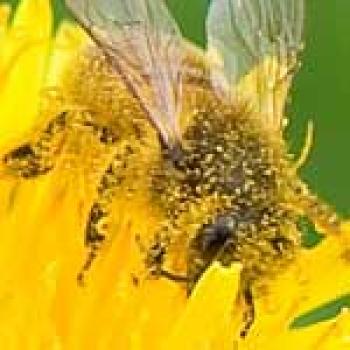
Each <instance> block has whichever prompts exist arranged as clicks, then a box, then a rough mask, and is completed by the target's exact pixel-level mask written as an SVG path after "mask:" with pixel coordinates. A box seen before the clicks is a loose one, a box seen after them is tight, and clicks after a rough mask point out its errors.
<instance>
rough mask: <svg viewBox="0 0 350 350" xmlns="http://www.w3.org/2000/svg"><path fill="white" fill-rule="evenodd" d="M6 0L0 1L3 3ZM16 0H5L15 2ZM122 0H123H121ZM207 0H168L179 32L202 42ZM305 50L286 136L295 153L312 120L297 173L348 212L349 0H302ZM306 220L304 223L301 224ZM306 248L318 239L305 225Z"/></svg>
mask: <svg viewBox="0 0 350 350" xmlns="http://www.w3.org/2000/svg"><path fill="white" fill-rule="evenodd" d="M3 1H6V0H0V2H3ZM18 1H19V0H7V2H11V3H12V4H14V5H16V4H17V3H18ZM51 1H52V4H53V5H54V7H55V26H56V28H57V26H58V24H59V22H60V21H61V20H62V18H66V17H67V15H68V13H67V11H66V9H65V7H64V5H63V1H62V0H51ZM125 1H127V0H125ZM209 2H210V0H168V4H169V7H170V9H171V10H172V12H173V14H174V16H175V17H176V19H177V21H178V22H179V24H180V26H181V29H182V31H183V34H184V35H185V36H186V37H188V38H189V39H191V40H192V41H194V42H195V43H197V44H198V45H200V46H205V30H204V22H205V16H206V13H207V9H208V5H209ZM306 2H307V10H306V38H305V39H306V50H305V52H304V57H303V65H302V69H301V71H300V72H299V74H298V76H297V78H296V80H295V83H294V86H293V91H292V94H291V103H290V105H289V108H288V109H289V115H290V116H291V124H290V127H289V129H288V132H287V137H288V140H289V144H290V147H291V150H292V151H294V152H296V153H298V152H299V150H300V148H301V146H302V144H303V141H304V136H305V131H306V124H307V121H308V120H309V119H312V120H314V122H315V143H314V147H313V149H312V153H311V155H310V158H309V160H308V162H307V164H306V165H305V167H304V168H303V169H302V176H303V178H304V179H305V180H306V181H307V182H308V184H309V185H310V187H311V188H312V189H313V190H314V191H315V192H316V193H318V194H319V195H320V197H321V198H323V199H324V200H326V201H327V202H329V203H330V204H332V205H333V206H335V208H336V209H337V211H338V213H339V214H341V215H342V216H347V217H350V186H349V180H350V166H349V162H348V159H349V153H350V135H349V131H350V117H349V114H350V112H349V110H350V68H349V64H350V1H349V0H306ZM306 225H307V224H306ZM306 231H307V232H308V235H309V236H308V238H307V239H308V241H307V245H308V244H309V245H310V247H311V246H312V245H313V244H316V243H317V242H318V241H319V237H318V234H317V233H315V232H314V233H313V231H312V227H306ZM343 306H348V307H350V294H345V295H343V296H341V297H340V298H338V299H335V300H333V301H330V302H329V303H327V304H325V305H321V306H320V307H319V308H317V309H316V310H313V311H310V312H308V313H306V314H304V315H301V316H300V317H297V318H296V319H295V320H294V322H293V323H292V327H295V328H298V327H303V326H305V325H307V324H310V323H313V322H315V321H316V320H322V319H327V318H330V317H333V316H334V315H336V314H337V313H339V311H340V309H341V307H343Z"/></svg>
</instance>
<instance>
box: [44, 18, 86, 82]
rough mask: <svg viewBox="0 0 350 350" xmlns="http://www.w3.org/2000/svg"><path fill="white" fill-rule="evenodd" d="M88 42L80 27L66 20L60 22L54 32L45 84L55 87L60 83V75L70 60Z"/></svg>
mask: <svg viewBox="0 0 350 350" xmlns="http://www.w3.org/2000/svg"><path fill="white" fill-rule="evenodd" d="M88 42H89V38H88V36H87V35H86V34H85V32H84V31H83V30H82V29H81V28H80V27H78V26H77V25H75V24H72V23H68V22H63V23H62V24H61V26H60V27H59V29H58V31H57V34H56V38H55V43H54V49H53V52H52V55H51V58H50V68H49V72H48V74H47V78H46V85H47V86H49V87H56V86H58V85H60V79H61V75H62V73H63V72H64V70H66V69H67V65H68V64H69V62H70V60H71V59H72V58H74V57H75V55H76V54H77V52H79V49H80V48H82V47H83V46H84V45H86V44H87V43H88Z"/></svg>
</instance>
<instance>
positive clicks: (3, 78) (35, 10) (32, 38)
mask: <svg viewBox="0 0 350 350" xmlns="http://www.w3.org/2000/svg"><path fill="white" fill-rule="evenodd" d="M51 22H52V18H51V8H50V1H49V0H23V1H21V3H20V5H19V8H18V10H17V12H16V15H15V18H14V21H13V25H12V27H11V28H10V29H9V31H8V33H7V35H6V38H5V40H4V42H3V44H2V47H1V57H2V60H1V63H0V148H1V147H2V146H3V145H4V144H6V143H7V142H8V141H9V140H11V139H13V138H14V137H18V136H19V135H20V134H22V133H23V132H24V131H26V130H28V128H29V127H30V126H32V124H33V121H34V120H35V118H36V117H37V114H38V108H39V99H40V91H41V88H42V84H43V81H44V77H45V74H46V68H47V59H48V52H49V46H50V35H51Z"/></svg>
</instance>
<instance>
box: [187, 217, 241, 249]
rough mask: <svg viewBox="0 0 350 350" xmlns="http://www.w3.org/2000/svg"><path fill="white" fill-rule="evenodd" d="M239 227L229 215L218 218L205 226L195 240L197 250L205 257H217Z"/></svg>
mask: <svg viewBox="0 0 350 350" xmlns="http://www.w3.org/2000/svg"><path fill="white" fill-rule="evenodd" d="M236 227H237V221H236V220H235V219H234V218H233V217H231V216H228V215H222V216H218V217H217V218H216V219H215V221H214V222H213V223H211V224H206V225H203V227H202V229H201V230H200V232H199V233H198V235H197V236H196V238H195V242H193V243H195V245H196V246H197V249H199V250H200V251H202V252H203V253H204V254H205V255H209V256H211V255H215V254H216V252H217V251H218V250H220V248H222V247H223V246H224V245H225V244H226V242H227V241H228V239H229V238H230V237H232V236H233V235H232V233H233V232H234V230H235V229H236Z"/></svg>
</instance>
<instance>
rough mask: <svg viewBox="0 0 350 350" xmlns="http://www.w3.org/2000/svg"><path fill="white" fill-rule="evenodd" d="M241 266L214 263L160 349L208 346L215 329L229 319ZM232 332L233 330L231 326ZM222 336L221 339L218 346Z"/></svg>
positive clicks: (222, 327) (219, 329)
mask: <svg viewBox="0 0 350 350" xmlns="http://www.w3.org/2000/svg"><path fill="white" fill-rule="evenodd" d="M240 271H241V266H240V265H239V264H234V265H232V266H231V267H230V268H224V267H221V266H220V265H219V263H214V264H213V265H212V266H211V267H209V269H208V270H207V271H206V272H205V274H204V275H203V277H202V278H201V279H200V281H199V282H198V284H197V286H196V288H195V290H194V291H193V293H192V295H191V297H190V299H189V301H188V303H187V306H186V308H185V310H184V311H183V314H182V315H181V317H180V319H179V321H178V322H177V324H176V326H175V329H174V331H173V332H172V334H171V335H170V337H169V339H167V340H166V344H165V345H164V349H174V350H175V349H212V348H214V347H213V346H214V344H215V337H216V336H217V333H218V331H221V330H222V329H224V328H225V324H227V321H228V320H231V319H232V312H233V310H232V308H233V306H234V304H235V301H236V298H237V293H238V289H239V276H240ZM232 333H234V329H232ZM224 341H225V339H222V344H221V348H220V349H222V348H223V347H222V346H223V343H224Z"/></svg>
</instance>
